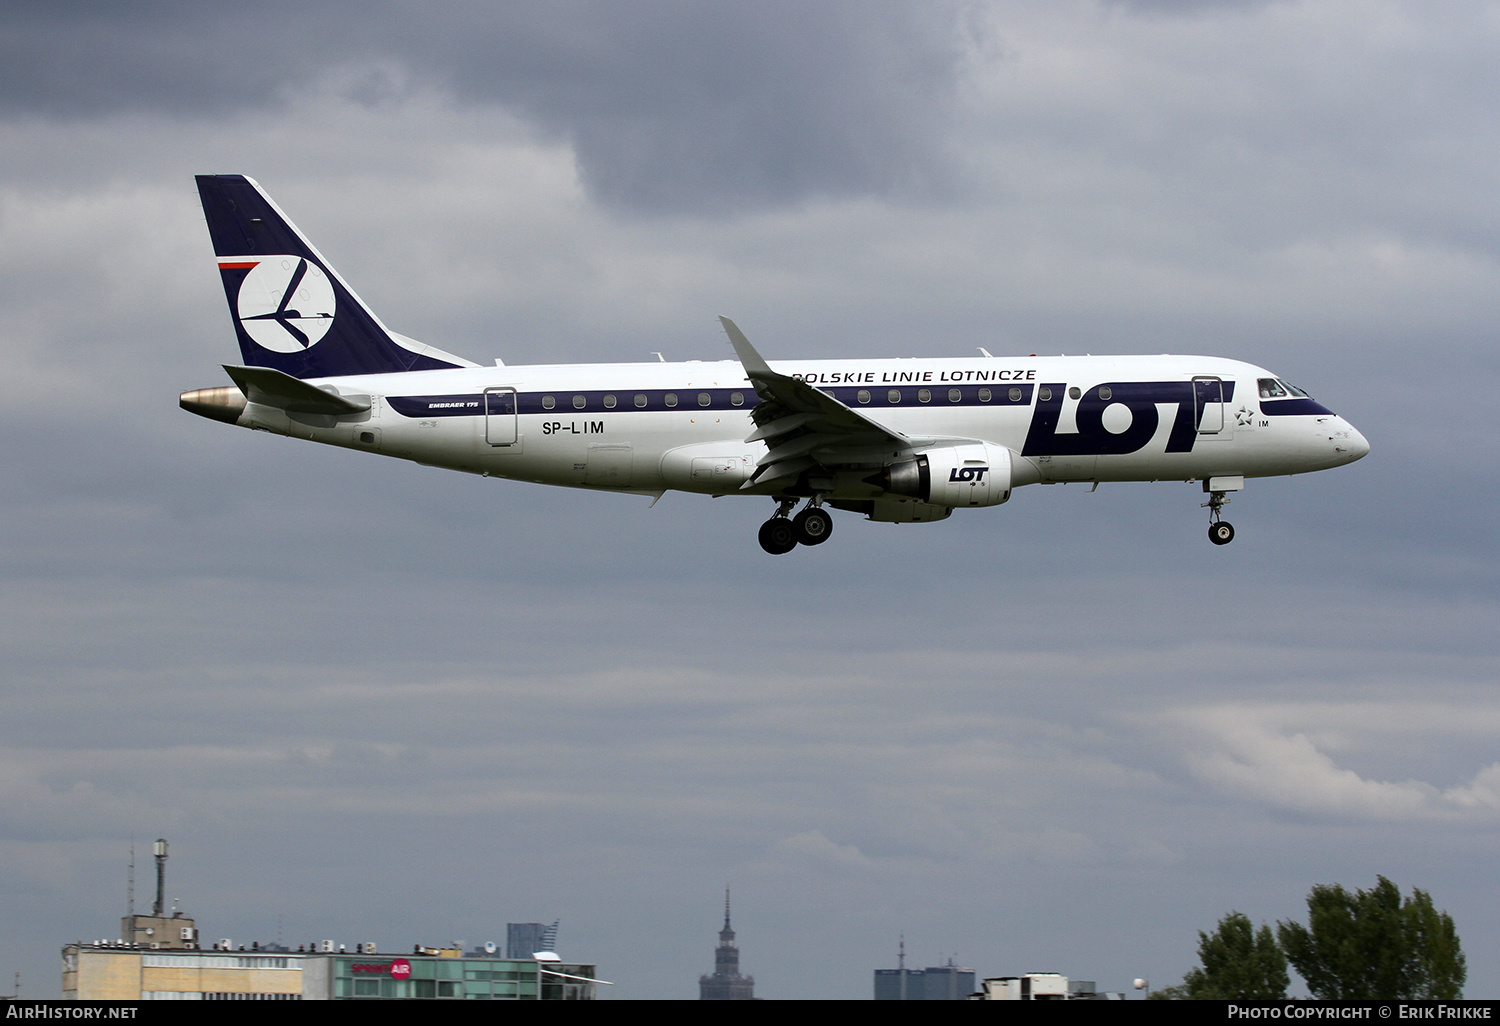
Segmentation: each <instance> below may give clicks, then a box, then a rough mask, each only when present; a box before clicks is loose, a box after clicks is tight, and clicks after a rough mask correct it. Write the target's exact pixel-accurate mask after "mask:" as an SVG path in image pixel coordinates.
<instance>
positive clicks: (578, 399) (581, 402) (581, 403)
mask: <svg viewBox="0 0 1500 1026" xmlns="http://www.w3.org/2000/svg"><path fill="white" fill-rule="evenodd" d="M587 405H588V400H587V399H585V398H584V397H583V396H581V395H575V396H574V397H573V409H575V410H581V409H583V408H584V407H585V406H587Z"/></svg>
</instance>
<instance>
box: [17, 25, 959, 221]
mask: <svg viewBox="0 0 1500 1026" xmlns="http://www.w3.org/2000/svg"><path fill="white" fill-rule="evenodd" d="M350 11H351V9H350V8H349V7H347V6H346V5H331V4H295V5H293V4H286V3H278V2H274V0H270V2H262V3H251V4H238V5H235V6H234V7H232V8H220V7H211V8H205V7H203V6H200V5H196V4H190V3H180V2H159V3H151V4H120V5H111V4H106V5H95V4H90V5H68V4H60V5H53V4H45V5H42V4H37V5H23V6H22V7H20V8H19V9H14V8H13V9H11V10H9V11H8V12H7V16H6V19H5V24H4V27H3V29H0V110H8V112H10V113H13V114H14V113H20V112H29V113H34V114H40V115H43V116H47V117H64V118H79V117H94V116H99V115H104V114H109V113H113V112H118V111H142V110H144V111H152V112H165V113H168V114H171V115H175V116H180V117H186V118H212V117H217V116H226V115H230V114H233V113H235V112H237V111H240V110H243V109H246V108H253V107H265V106H274V105H278V104H282V103H284V102H286V101H287V100H288V99H289V98H290V97H292V96H293V95H294V94H295V93H296V92H297V91H298V90H300V89H303V88H306V87H308V86H310V85H311V84H313V83H315V82H317V81H319V80H320V79H322V78H323V77H324V76H327V75H330V74H333V73H342V74H344V75H347V76H348V78H347V82H348V84H347V85H346V88H347V89H348V90H349V91H350V94H351V95H353V96H355V97H356V98H359V99H362V100H364V101H365V102H369V103H379V102H380V101H381V100H382V99H383V98H387V97H389V96H391V95H392V94H393V93H394V94H399V93H400V92H401V91H403V90H405V89H408V88H411V87H413V86H420V85H431V86H435V87H437V88H439V89H441V90H443V91H445V92H447V93H449V94H450V95H452V96H453V97H455V98H456V99H457V100H459V101H460V102H472V103H486V104H487V103H497V104H501V105H504V106H506V107H508V108H510V109H512V110H515V111H517V112H518V113H521V114H522V115H524V116H526V117H527V118H529V119H530V120H532V121H533V122H534V123H535V124H537V125H538V126H539V127H541V128H543V129H544V130H546V131H548V132H551V133H556V134H557V135H559V136H563V137H566V138H569V139H570V140H571V141H572V142H573V144H574V146H575V148H576V151H577V154H578V159H579V162H580V167H581V170H582V172H583V175H584V178H585V181H586V182H587V183H588V184H589V185H590V187H591V188H592V189H593V190H594V192H595V193H596V194H597V195H598V196H599V197H601V198H603V199H605V200H606V201H608V202H611V203H615V204H620V205H623V206H627V207H639V208H644V209H650V210H658V211H670V210H682V209H687V210H716V209H724V208H726V207H727V208H730V209H734V208H742V207H745V206H756V205H762V204H767V203H780V202H786V201H795V200H797V199H800V198H804V197H809V196H817V195H849V194H870V193H879V194H884V193H889V192H891V191H892V190H897V191H900V190H904V189H911V188H927V187H931V186H933V185H934V184H937V183H938V182H939V181H940V180H941V178H942V174H941V171H940V165H941V160H940V156H941V154H940V153H939V151H940V150H941V145H940V139H941V135H942V131H943V128H944V126H945V124H946V120H947V116H948V113H949V111H950V108H951V103H950V99H951V92H952V89H953V83H954V77H955V74H956V69H957V67H958V65H959V62H960V58H961V56H962V47H961V46H960V43H959V41H960V36H959V34H958V31H957V25H956V22H955V18H954V10H953V7H952V6H951V5H949V4H937V5H921V6H918V5H909V4H895V3H853V2H834V3H821V4H816V5H810V4H803V3H795V2H790V0H786V2H768V3H757V4H753V5H730V4H700V3H689V2H683V0H655V2H640V3H631V4H594V3H580V2H548V3H513V4H506V5H503V6H492V5H487V4H451V5H445V6H443V7H441V8H437V9H434V8H433V7H431V6H429V5H419V4H400V3H388V4H369V5H361V6H360V7H359V8H357V13H356V14H353V15H351V13H350Z"/></svg>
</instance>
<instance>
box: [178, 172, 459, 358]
mask: <svg viewBox="0 0 1500 1026" xmlns="http://www.w3.org/2000/svg"><path fill="white" fill-rule="evenodd" d="M197 181H198V195H199V197H200V198H201V199H202V200H203V215H204V217H205V218H207V220H208V233H209V235H210V236H211V237H212V239H213V243H214V255H215V256H217V257H218V260H219V273H220V275H221V276H222V277H223V279H224V293H225V295H226V296H227V297H228V299H229V314H230V316H231V317H232V318H233V320H234V330H235V334H236V335H237V336H238V337H239V340H240V352H241V353H242V354H243V356H244V360H245V364H246V365H247V366H251V367H273V368H275V369H276V370H279V371H282V372H284V373H287V374H290V375H292V376H293V377H296V378H324V377H335V376H340V375H345V374H388V373H392V372H397V371H413V370H441V369H444V368H449V367H472V366H474V365H473V364H472V363H470V362H469V361H467V360H461V359H459V358H458V357H456V356H453V355H451V354H449V353H445V352H443V351H442V350H439V349H433V348H431V347H430V346H424V345H422V344H421V343H419V342H414V341H412V340H411V339H407V338H404V337H402V336H397V335H394V334H393V333H391V332H390V331H388V330H386V327H385V325H383V324H381V323H380V319H379V318H378V317H376V316H375V315H374V314H373V313H371V312H370V310H369V308H368V307H366V306H365V304H364V303H363V302H362V301H361V300H360V298H359V297H358V296H356V295H355V294H354V290H353V289H351V288H349V286H347V285H345V284H344V280H343V279H342V278H340V277H339V276H338V272H337V271H335V270H334V269H333V268H332V267H330V266H329V265H328V262H327V261H326V260H324V259H323V256H322V254H320V253H319V252H318V251H317V250H316V249H314V248H313V245H312V243H310V242H308V241H307V239H306V238H305V237H303V235H302V233H301V232H299V231H298V230H297V227H296V225H294V224H292V222H291V221H289V220H287V217H286V215H285V214H283V213H282V212H281V210H280V209H279V208H278V207H277V206H276V204H275V203H273V202H271V197H269V196H267V195H266V194H265V192H264V191H262V190H261V187H260V186H259V185H257V184H256V183H255V180H254V179H251V178H246V177H245V176H243V175H198V176H197Z"/></svg>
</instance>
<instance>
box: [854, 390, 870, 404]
mask: <svg viewBox="0 0 1500 1026" xmlns="http://www.w3.org/2000/svg"><path fill="white" fill-rule="evenodd" d="M855 398H857V399H858V400H859V401H860V402H862V403H867V402H869V401H870V390H869V389H868V388H861V389H860V390H859V391H858V392H857V393H856V394H855Z"/></svg>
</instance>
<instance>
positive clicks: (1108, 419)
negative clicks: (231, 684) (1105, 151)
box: [181, 175, 1370, 553]
mask: <svg viewBox="0 0 1500 1026" xmlns="http://www.w3.org/2000/svg"><path fill="white" fill-rule="evenodd" d="M198 193H199V195H200V196H201V198H202V200H203V213H204V215H205V216H206V218H207V220H208V231H209V235H210V236H211V237H212V239H213V245H214V253H215V255H216V256H217V257H218V263H219V273H220V275H221V276H222V277H223V279H224V291H225V293H226V295H227V296H228V297H229V310H230V313H231V315H232V316H233V319H234V327H235V334H236V335H237V336H238V337H239V342H240V352H241V354H242V355H243V357H244V366H234V365H226V366H225V368H224V369H225V370H226V371H228V372H229V377H230V378H231V379H232V380H233V381H234V385H233V386H224V387H219V388H203V389H197V390H195V391H192V392H184V393H183V394H182V398H181V403H182V407H183V408H184V409H186V410H190V411H192V412H193V413H198V414H202V415H203V416H205V417H210V418H212V419H214V420H222V421H224V422H226V423H230V424H238V425H240V426H241V427H247V428H259V429H261V430H264V431H274V432H276V433H278V434H283V435H291V436H293V437H296V438H307V439H311V440H312V441H315V442H326V443H327V444H329V445H339V446H343V447H345V448H348V449H365V450H368V451H370V452H377V453H382V454H384V455H386V456H397V457H400V458H402V459H409V460H415V461H416V462H418V463H424V464H429V465H432V466H438V467H447V468H450V469H452V470H462V471H467V472H469V473H471V474H482V475H484V476H486V477H505V478H514V479H517V480H522V481H535V482H538V483H540V484H552V485H565V486H567V487H571V488H596V489H601V490H605V491H618V492H630V493H634V494H641V495H652V496H657V497H659V496H661V495H662V494H663V493H664V492H666V491H668V490H670V489H676V490H679V491H684V492H699V493H701V494H704V495H715V496H718V495H756V496H763V497H765V498H768V499H770V500H771V501H772V502H774V503H775V504H776V513H775V515H774V516H772V517H771V519H770V520H767V521H766V522H765V524H764V525H762V527H761V529H760V544H761V546H762V547H764V548H765V550H766V551H767V552H772V553H782V552H789V551H791V549H793V548H795V547H796V546H797V545H798V544H799V543H800V544H802V545H817V544H819V543H821V542H823V541H825V540H827V538H828V536H829V534H830V533H831V532H832V530H833V518H832V517H831V516H830V515H829V512H828V510H829V508H830V507H831V508H833V509H840V510H847V511H849V512H851V513H862V514H864V515H865V516H866V517H867V518H868V519H870V520H878V521H883V522H886V523H925V522H927V521H930V520H942V519H944V518H946V517H947V516H948V515H949V514H951V513H952V512H953V511H954V510H955V509H960V508H967V507H970V506H998V505H999V504H1000V503H1002V502H1005V501H1006V500H1007V499H1009V498H1010V493H1011V490H1012V489H1013V488H1015V487H1017V486H1018V485H1025V484H1038V483H1043V484H1050V483H1054V482H1059V481H1084V482H1094V483H1095V484H1096V485H1097V483H1098V482H1100V481H1201V482H1203V490H1204V492H1206V493H1207V495H1208V502H1206V503H1204V504H1203V505H1204V506H1205V507H1207V509H1208V510H1209V529H1208V536H1209V538H1210V539H1212V540H1213V542H1214V543H1215V544H1217V545H1223V544H1226V543H1227V542H1229V541H1230V540H1231V539H1233V538H1234V528H1233V527H1231V526H1230V525H1229V524H1228V523H1226V522H1225V521H1223V520H1221V519H1220V517H1219V514H1220V509H1221V508H1222V507H1223V505H1224V504H1225V503H1227V502H1228V501H1229V500H1228V499H1227V498H1225V495H1226V493H1228V492H1232V491H1237V490H1239V489H1241V488H1243V487H1244V483H1245V478H1247V477H1269V476H1271V475H1275V474H1302V473H1306V472H1308V471H1312V470H1326V469H1328V468H1329V467H1337V466H1340V465H1342V464H1345V463H1352V462H1353V461H1355V460H1357V459H1359V458H1360V457H1361V456H1363V455H1364V454H1365V453H1367V452H1369V450H1370V446H1369V443H1368V442H1366V441H1365V439H1364V436H1362V435H1361V434H1360V433H1359V432H1358V431H1356V430H1355V429H1354V428H1353V427H1352V426H1351V425H1350V424H1349V423H1348V422H1347V421H1345V420H1344V419H1343V418H1342V417H1338V416H1335V415H1334V414H1333V413H1332V412H1331V411H1329V410H1327V409H1325V408H1324V407H1323V406H1322V405H1321V404H1319V403H1318V402H1317V401H1316V400H1314V399H1313V398H1312V397H1310V396H1309V395H1308V394H1307V393H1306V392H1303V391H1302V390H1301V389H1299V388H1297V387H1296V386H1295V385H1291V384H1288V383H1287V382H1286V381H1284V380H1283V379H1281V378H1278V377H1277V376H1276V375H1274V374H1272V373H1271V372H1270V371H1266V370H1262V369H1261V368H1259V367H1253V366H1251V365H1250V364H1247V363H1239V362H1236V361H1234V360H1221V359H1214V358H1211V357H1203V356H1082V357H1078V356H1075V357H1066V356H1054V357H1037V356H1026V357H1019V358H1003V359H1002V358H996V357H991V356H989V355H988V354H986V355H985V357H984V358H982V359H978V358H969V359H943V360H932V359H915V360H836V361H834V360H829V361H819V362H810V363H778V365H777V368H776V369H772V368H771V366H770V365H769V364H767V363H766V361H765V360H764V359H763V358H762V357H761V355H760V353H758V352H757V351H756V350H755V348H754V347H753V346H751V344H750V342H749V340H748V339H746V338H745V336H744V334H743V333H742V332H741V331H740V329H739V328H737V327H736V326H735V324H734V322H733V321H730V320H729V319H728V318H720V321H721V322H722V324H723V326H724V331H725V332H726V333H727V334H728V335H729V341H730V342H731V343H732V344H733V346H734V351H735V354H736V356H737V357H738V359H737V360H724V361H719V362H712V363H700V362H696V361H694V362H690V363H665V362H661V363H621V364H587V365H575V366H535V367H507V366H504V365H503V364H501V363H500V362H499V361H497V362H496V364H495V366H493V367H486V366H482V365H480V364H476V363H471V362H469V361H468V360H465V359H462V358H460V357H457V356H453V355H451V354H449V353H445V352H443V351H442V350H440V349H434V348H433V347H431V346H427V345H423V344H421V343H420V342H416V341H414V340H412V339H409V338H407V337H405V336H404V335H398V334H396V333H395V332H393V331H390V330H388V329H387V328H386V327H385V325H383V324H382V323H380V320H379V318H377V317H376V316H375V315H374V314H373V313H371V312H370V310H369V309H368V308H367V307H366V306H365V305H364V303H363V302H362V301H361V300H360V298H359V297H358V296H356V295H355V294H354V291H353V290H352V289H350V288H349V287H348V286H347V285H346V284H344V280H343V279H342V278H340V277H339V275H338V272H336V271H335V270H334V269H333V268H332V267H331V266H330V265H329V264H328V262H327V261H326V260H324V259H323V257H322V255H321V254H319V253H318V251H317V250H316V249H314V248H313V246H312V244H311V243H309V242H308V241H307V239H305V238H304V237H303V236H302V233H301V232H299V231H298V230H297V229H296V227H295V226H294V225H293V224H292V223H291V222H290V221H288V220H287V218H286V217H285V215H283V214H282V212H281V210H280V209H279V208H278V207H277V206H276V204H275V203H273V202H271V199H270V197H268V196H267V195H266V194H265V193H264V192H263V191H262V190H261V188H260V186H259V185H257V184H256V183H255V182H254V181H253V180H251V179H249V178H245V177H243V176H241V175H200V176H199V177H198ZM981 352H983V350H981ZM799 503H801V504H803V507H802V510H801V512H799V513H797V515H796V516H795V517H793V516H790V514H791V512H792V510H793V509H794V508H796V506H797V505H798V504H799Z"/></svg>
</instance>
